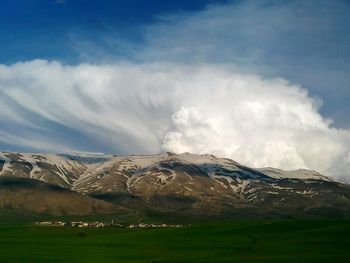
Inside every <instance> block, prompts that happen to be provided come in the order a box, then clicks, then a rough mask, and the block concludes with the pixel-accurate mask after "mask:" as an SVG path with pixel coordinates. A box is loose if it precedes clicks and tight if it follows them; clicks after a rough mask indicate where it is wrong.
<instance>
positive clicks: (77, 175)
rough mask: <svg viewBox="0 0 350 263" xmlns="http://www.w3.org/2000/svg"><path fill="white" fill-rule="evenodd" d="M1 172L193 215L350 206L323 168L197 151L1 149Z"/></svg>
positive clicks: (348, 194) (344, 190) (349, 193)
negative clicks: (266, 164)
mask: <svg viewBox="0 0 350 263" xmlns="http://www.w3.org/2000/svg"><path fill="white" fill-rule="evenodd" d="M0 176H5V177H9V176H10V177H13V176H14V177H23V178H31V179H35V180H40V181H43V182H46V183H49V184H54V185H57V186H60V187H64V188H67V189H70V190H73V191H75V192H78V193H80V194H83V195H89V196H90V197H94V198H97V199H103V200H105V201H108V202H110V203H114V204H117V205H120V206H124V207H128V208H131V209H152V210H157V211H161V212H179V213H191V214H212V215H215V214H235V213H237V214H241V213H246V212H247V211H249V213H252V211H253V213H254V214H258V215H264V214H281V215H293V214H296V213H298V214H300V213H306V214H313V213H316V214H317V213H318V211H319V210H320V209H323V211H324V210H329V211H331V210H332V211H333V210H336V213H339V214H344V213H349V211H350V188H349V186H348V185H347V184H343V183H340V182H336V181H333V180H331V179H330V178H328V177H326V176H323V175H321V174H319V173H317V172H315V171H309V170H303V169H301V170H297V171H283V170H279V169H274V168H261V169H252V168H249V167H246V166H244V165H241V164H239V163H237V162H235V161H233V160H230V159H226V158H217V157H215V156H213V155H197V154H190V153H183V154H172V153H164V154H158V155H132V156H127V157H119V156H112V155H101V154H99V155H96V156H94V155H79V154H29V153H6V152H1V153H0Z"/></svg>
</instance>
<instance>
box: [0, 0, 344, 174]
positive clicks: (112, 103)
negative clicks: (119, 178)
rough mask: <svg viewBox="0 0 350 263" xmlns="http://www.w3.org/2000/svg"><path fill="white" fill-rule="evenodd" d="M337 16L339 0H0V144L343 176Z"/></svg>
mask: <svg viewBox="0 0 350 263" xmlns="http://www.w3.org/2000/svg"><path fill="white" fill-rule="evenodd" d="M349 13H350V2H349V1H345V0H332V1H331V0H291V1H282V0H261V1H254V0H236V1H234V0H222V1H209V0H197V1H194V0H192V1H185V0H181V1H165V0H157V1H156V0H153V1H152V0H150V1H141V0H139V1H136V0H129V1H126V0H125V1H124V0H120V1H107V0H104V1H103V0H100V1H78V0H64V1H63V0H57V1H56V0H52V1H51V0H46V1H44V0H18V1H9V0H3V1H1V3H0V50H1V52H0V108H1V111H0V149H2V150H12V151H66V150H68V151H69V150H72V151H89V152H93V151H98V152H109V153H116V154H130V153H155V152H161V151H165V150H169V151H174V152H183V151H190V152H196V153H214V154H217V155H219V156H226V157H230V158H233V159H235V160H237V161H241V162H243V163H245V164H248V165H252V166H276V167H280V168H289V169H294V168H300V167H304V168H310V169H315V170H319V171H322V172H324V173H327V174H330V175H334V176H336V177H337V178H342V176H344V174H346V176H348V175H347V174H348V172H344V171H349V170H350V169H349V168H350V145H349V144H350V121H349V116H350V103H349V101H350V86H349V85H350V74H349V72H350V48H349V47H350V16H349V15H348V14H349ZM310 138H311V139H310ZM247 145H248V146H247ZM249 145H251V146H249ZM253 146H254V147H253ZM325 152H326V153H327V154H325ZM257 160H259V161H257ZM320 164H322V165H321V166H320ZM349 177H350V174H349Z"/></svg>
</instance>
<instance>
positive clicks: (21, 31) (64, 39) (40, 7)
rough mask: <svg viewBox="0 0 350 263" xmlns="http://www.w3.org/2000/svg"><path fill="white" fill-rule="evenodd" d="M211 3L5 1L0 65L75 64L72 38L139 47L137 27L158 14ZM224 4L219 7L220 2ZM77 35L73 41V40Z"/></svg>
mask: <svg viewBox="0 0 350 263" xmlns="http://www.w3.org/2000/svg"><path fill="white" fill-rule="evenodd" d="M211 2H220V1H210V0H193V1H185V0H180V1H164V0H151V1H142V0H118V1H111V0H104V1H86V0H85V1H84V0H66V1H60V0H58V1H55V0H52V1H50V0H19V1H11V0H4V1H1V3H0V6H1V8H0V23H1V26H0V40H1V41H0V48H1V50H2V52H1V54H0V63H5V64H8V63H14V62H17V61H19V60H31V59H35V58H46V59H56V60H61V61H64V62H68V63H77V62H79V61H80V57H79V52H77V51H76V50H75V49H74V48H73V47H72V45H74V43H72V42H74V40H75V39H74V37H75V36H76V37H79V39H81V41H97V42H99V39H98V38H99V37H102V36H103V35H104V34H110V33H111V31H112V30H113V33H116V32H117V33H118V36H119V37H120V38H123V39H126V40H130V41H136V42H139V41H142V36H141V35H140V34H141V32H139V31H140V27H142V26H143V25H145V24H152V23H154V21H155V18H156V16H157V15H159V14H163V13H171V12H181V11H195V10H200V9H202V8H204V7H205V6H206V5H207V4H209V3H211ZM221 2H224V1H221ZM77 35H78V36H77Z"/></svg>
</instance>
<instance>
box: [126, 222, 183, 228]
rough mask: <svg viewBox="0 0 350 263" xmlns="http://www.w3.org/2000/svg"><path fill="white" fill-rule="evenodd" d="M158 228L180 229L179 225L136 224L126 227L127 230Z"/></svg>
mask: <svg viewBox="0 0 350 263" xmlns="http://www.w3.org/2000/svg"><path fill="white" fill-rule="evenodd" d="M158 227H182V225H180V224H176V225H170V224H145V223H138V224H131V225H129V226H128V228H158Z"/></svg>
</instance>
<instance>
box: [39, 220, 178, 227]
mask: <svg viewBox="0 0 350 263" xmlns="http://www.w3.org/2000/svg"><path fill="white" fill-rule="evenodd" d="M34 225H36V226H51V227H79V228H83V227H90V228H101V227H120V228H174V227H176V228H179V227H183V225H181V224H165V223H162V224H146V223H136V224H129V225H125V224H123V223H120V222H115V221H114V220H111V221H110V222H101V221H70V222H65V221H37V222H34Z"/></svg>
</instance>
